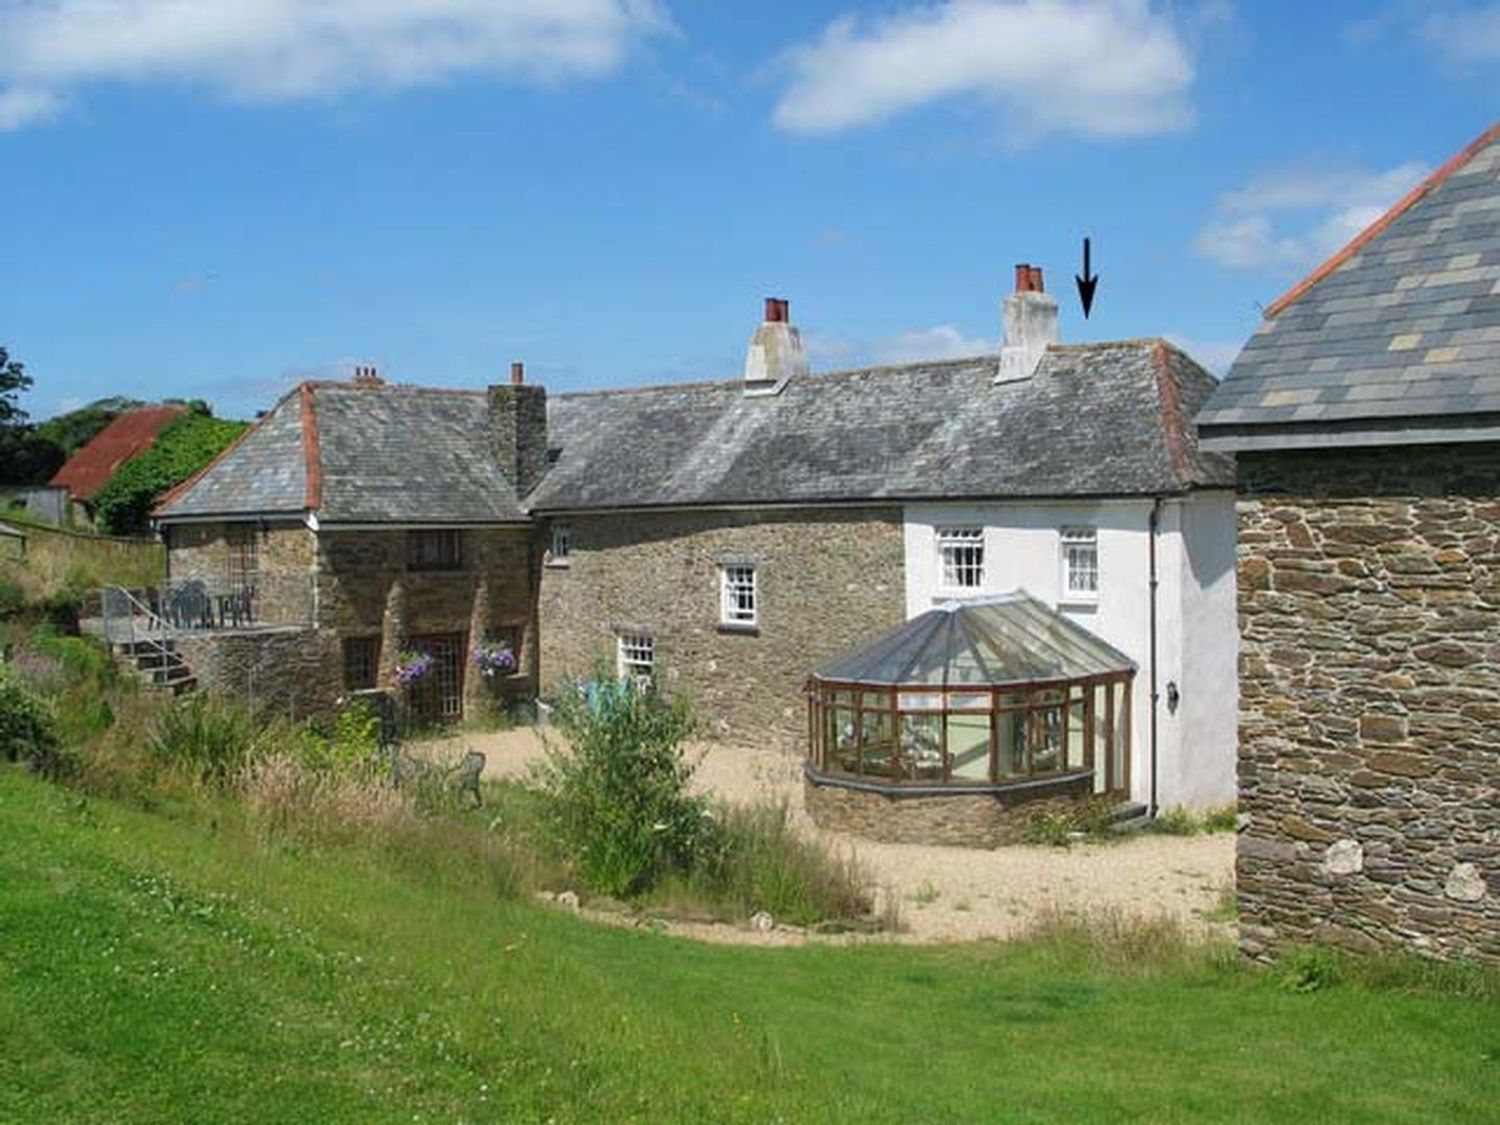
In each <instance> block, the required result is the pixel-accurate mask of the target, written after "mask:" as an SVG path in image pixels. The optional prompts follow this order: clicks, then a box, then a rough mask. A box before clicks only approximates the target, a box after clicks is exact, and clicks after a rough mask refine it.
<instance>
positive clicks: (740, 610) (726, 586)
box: [719, 564, 756, 628]
mask: <svg viewBox="0 0 1500 1125" xmlns="http://www.w3.org/2000/svg"><path fill="white" fill-rule="evenodd" d="M755 602H756V598H755V567H753V566H747V565H743V564H735V565H730V566H721V567H719V624H721V625H732V626H739V627H740V628H753V627H754V626H755V624H756V616H755V611H756V605H755Z"/></svg>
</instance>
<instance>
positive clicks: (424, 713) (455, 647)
mask: <svg viewBox="0 0 1500 1125" xmlns="http://www.w3.org/2000/svg"><path fill="white" fill-rule="evenodd" d="M408 644H409V647H410V648H411V649H412V651H414V652H425V653H427V654H428V655H429V656H431V657H432V670H431V671H430V672H428V673H427V675H425V676H423V677H422V678H421V679H420V680H418V681H417V682H416V683H414V684H413V685H412V686H411V687H410V688H409V689H407V690H408V699H409V701H410V704H411V713H412V716H413V717H414V718H416V719H419V720H422V721H425V722H433V723H441V722H450V721H452V720H454V719H458V718H461V717H462V716H463V710H464V665H465V663H466V661H465V655H466V653H467V652H468V646H467V645H466V644H465V643H464V635H463V634H462V633H428V634H426V635H424V636H418V637H412V638H411V639H410V641H409V642H408Z"/></svg>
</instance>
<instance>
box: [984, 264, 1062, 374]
mask: <svg viewBox="0 0 1500 1125" xmlns="http://www.w3.org/2000/svg"><path fill="white" fill-rule="evenodd" d="M1000 319H1001V323H1002V326H1003V329H1004V336H1003V338H1002V339H1001V342H1000V369H999V371H998V372H996V374H995V382H996V383H1014V382H1018V381H1020V380H1022V379H1030V378H1031V376H1032V375H1033V374H1034V373H1035V372H1036V369H1037V365H1038V364H1039V363H1041V362H1042V356H1043V355H1045V354H1046V352H1047V347H1048V345H1050V344H1055V343H1057V301H1056V300H1055V299H1054V298H1053V297H1051V296H1050V295H1048V293H1047V291H1046V289H1045V287H1044V286H1043V284H1042V267H1041V266H1033V265H1031V264H1030V263H1027V262H1022V263H1020V264H1019V265H1017V266H1016V291H1015V292H1014V293H1012V294H1011V295H1010V296H1008V297H1006V298H1005V301H1004V303H1003V304H1002V305H1001V313H1000Z"/></svg>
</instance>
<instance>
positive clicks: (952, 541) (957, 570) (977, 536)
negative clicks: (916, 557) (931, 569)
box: [937, 527, 984, 590]
mask: <svg viewBox="0 0 1500 1125" xmlns="http://www.w3.org/2000/svg"><path fill="white" fill-rule="evenodd" d="M937 547H938V563H939V565H940V566H941V567H942V579H943V587H944V589H948V590H971V589H975V588H976V587H979V586H983V585H984V529H983V528H980V527H940V528H938V532H937Z"/></svg>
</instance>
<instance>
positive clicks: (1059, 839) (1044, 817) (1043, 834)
mask: <svg viewBox="0 0 1500 1125" xmlns="http://www.w3.org/2000/svg"><path fill="white" fill-rule="evenodd" d="M1077 831H1079V828H1078V820H1077V817H1076V816H1075V815H1074V814H1073V812H1072V811H1071V810H1069V809H1048V810H1046V811H1045V812H1039V813H1036V814H1035V815H1033V816H1032V817H1031V818H1030V819H1028V820H1027V821H1026V829H1025V833H1024V835H1025V839H1026V842H1027V843H1028V844H1039V845H1042V846H1044V847H1050V848H1065V847H1067V846H1068V844H1069V843H1070V842H1071V837H1072V834H1073V833H1074V832H1077Z"/></svg>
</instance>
